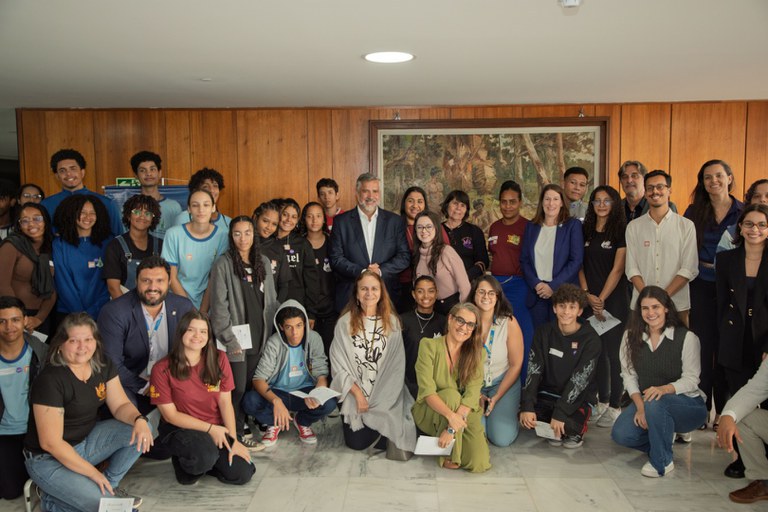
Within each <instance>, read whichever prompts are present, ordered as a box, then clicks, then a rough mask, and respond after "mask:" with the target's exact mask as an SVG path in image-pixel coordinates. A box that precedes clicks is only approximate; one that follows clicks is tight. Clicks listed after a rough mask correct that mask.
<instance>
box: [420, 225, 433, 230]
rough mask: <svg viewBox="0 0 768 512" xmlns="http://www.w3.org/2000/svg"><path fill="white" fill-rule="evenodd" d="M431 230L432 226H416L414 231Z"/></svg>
mask: <svg viewBox="0 0 768 512" xmlns="http://www.w3.org/2000/svg"><path fill="white" fill-rule="evenodd" d="M433 229H435V226H432V225H424V226H416V231H432V230H433Z"/></svg>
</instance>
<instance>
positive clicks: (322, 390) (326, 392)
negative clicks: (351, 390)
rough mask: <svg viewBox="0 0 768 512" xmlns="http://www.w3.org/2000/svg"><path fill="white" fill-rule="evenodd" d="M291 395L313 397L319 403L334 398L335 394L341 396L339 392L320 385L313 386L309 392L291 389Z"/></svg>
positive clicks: (321, 403)
mask: <svg viewBox="0 0 768 512" xmlns="http://www.w3.org/2000/svg"><path fill="white" fill-rule="evenodd" d="M290 394H292V395H293V396H297V397H299V398H314V399H315V400H317V401H318V402H319V403H320V405H323V404H324V403H325V402H327V401H328V400H330V399H331V398H336V397H337V396H341V393H339V392H337V391H334V390H332V389H331V388H326V387H324V386H321V387H319V388H315V389H313V390H312V391H310V392H309V394H307V393H304V392H303V391H298V390H296V391H291V393H290Z"/></svg>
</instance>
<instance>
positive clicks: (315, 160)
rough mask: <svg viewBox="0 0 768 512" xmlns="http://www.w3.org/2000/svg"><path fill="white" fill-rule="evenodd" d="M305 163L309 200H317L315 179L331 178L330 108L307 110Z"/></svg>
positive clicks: (331, 130) (331, 128)
mask: <svg viewBox="0 0 768 512" xmlns="http://www.w3.org/2000/svg"><path fill="white" fill-rule="evenodd" d="M307 165H308V167H309V168H308V174H309V184H308V186H309V190H308V191H307V196H308V197H309V199H310V200H312V201H316V200H317V188H316V186H315V185H316V184H317V180H319V179H321V178H333V177H334V176H333V126H332V120H331V111H330V110H310V111H308V112H307Z"/></svg>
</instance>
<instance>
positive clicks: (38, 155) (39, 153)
mask: <svg viewBox="0 0 768 512" xmlns="http://www.w3.org/2000/svg"><path fill="white" fill-rule="evenodd" d="M45 116H46V113H45V112H43V111H41V110H22V111H19V113H18V115H17V116H16V121H17V126H16V130H17V131H18V140H19V169H20V170H21V177H20V178H21V180H20V182H19V183H26V182H30V183H37V184H38V185H40V186H41V187H43V190H45V192H46V194H47V195H50V193H51V192H53V191H55V190H57V188H58V181H57V180H56V178H55V177H54V176H53V173H52V172H51V168H50V166H49V165H48V164H49V158H50V155H49V154H48V143H47V139H48V137H47V135H46V131H47V128H48V127H47V125H46V123H45Z"/></svg>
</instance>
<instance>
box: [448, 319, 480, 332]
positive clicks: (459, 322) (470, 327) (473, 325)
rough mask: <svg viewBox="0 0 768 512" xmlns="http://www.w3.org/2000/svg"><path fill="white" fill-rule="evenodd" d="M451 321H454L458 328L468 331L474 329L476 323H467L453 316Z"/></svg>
mask: <svg viewBox="0 0 768 512" xmlns="http://www.w3.org/2000/svg"><path fill="white" fill-rule="evenodd" d="M453 319H454V320H456V323H457V324H459V327H464V326H466V327H468V328H469V330H471V331H472V330H474V329H475V327H477V322H467V321H466V320H464V319H463V318H461V317H460V316H459V315H453Z"/></svg>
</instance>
